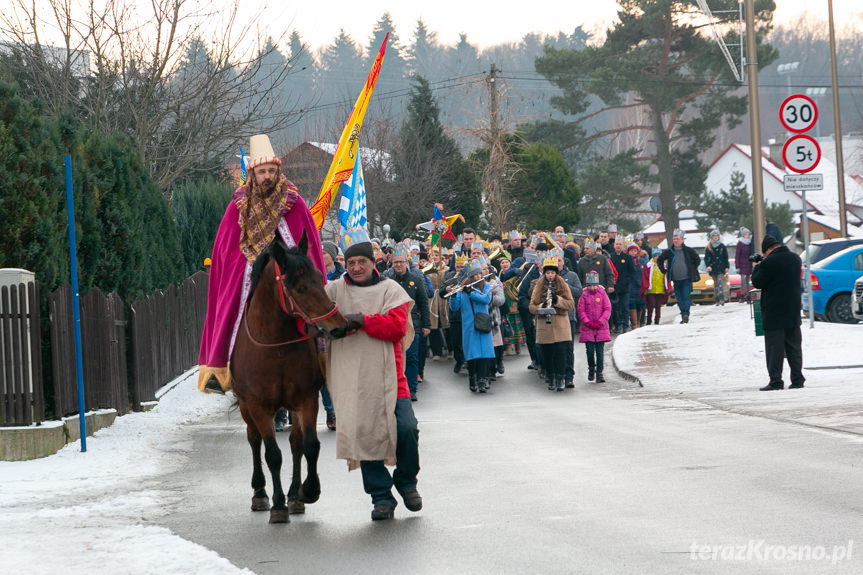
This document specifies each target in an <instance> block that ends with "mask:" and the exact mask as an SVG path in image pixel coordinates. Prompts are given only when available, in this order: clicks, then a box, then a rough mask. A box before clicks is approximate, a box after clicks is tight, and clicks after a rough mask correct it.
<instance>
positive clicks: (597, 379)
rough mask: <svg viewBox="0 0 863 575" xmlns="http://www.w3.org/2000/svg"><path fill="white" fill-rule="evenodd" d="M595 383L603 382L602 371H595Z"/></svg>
mask: <svg viewBox="0 0 863 575" xmlns="http://www.w3.org/2000/svg"><path fill="white" fill-rule="evenodd" d="M596 383H605V378H604V377H603V376H602V372H601V371H598V372H596Z"/></svg>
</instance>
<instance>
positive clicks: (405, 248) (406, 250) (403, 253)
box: [393, 242, 411, 259]
mask: <svg viewBox="0 0 863 575" xmlns="http://www.w3.org/2000/svg"><path fill="white" fill-rule="evenodd" d="M393 257H394V258H405V259H408V258H410V257H411V250H410V244H408V243H405V242H401V243H398V244H396V245H395V248H393Z"/></svg>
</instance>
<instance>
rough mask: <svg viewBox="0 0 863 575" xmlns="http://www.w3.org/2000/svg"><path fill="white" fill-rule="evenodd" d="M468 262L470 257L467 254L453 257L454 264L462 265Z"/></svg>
mask: <svg viewBox="0 0 863 575" xmlns="http://www.w3.org/2000/svg"><path fill="white" fill-rule="evenodd" d="M469 260H470V256H468V255H467V254H459V255H457V256H456V257H455V263H457V264H461V265H464V264H466V263H467V262H468V261H469Z"/></svg>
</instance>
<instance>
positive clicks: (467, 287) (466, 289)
mask: <svg viewBox="0 0 863 575" xmlns="http://www.w3.org/2000/svg"><path fill="white" fill-rule="evenodd" d="M461 291H463V292H464V294H465V295H470V292H472V291H473V288H472V287H470V286H465V287H464V289H462V290H461Z"/></svg>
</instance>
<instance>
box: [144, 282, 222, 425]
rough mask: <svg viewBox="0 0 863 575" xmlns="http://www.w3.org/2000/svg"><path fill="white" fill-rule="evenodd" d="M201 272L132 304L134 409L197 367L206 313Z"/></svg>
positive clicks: (204, 291) (205, 294)
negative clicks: (191, 368)
mask: <svg viewBox="0 0 863 575" xmlns="http://www.w3.org/2000/svg"><path fill="white" fill-rule="evenodd" d="M208 277H209V276H207V274H206V273H204V272H197V273H195V274H194V275H191V276H189V277H188V278H186V281H184V282H183V283H182V284H180V286H179V287H175V286H170V287H169V288H168V289H167V290H165V291H157V292H156V293H154V294H153V295H151V296H150V297H147V298H145V299H141V300H136V301H135V302H134V303H133V304H132V316H131V317H132V325H131V330H130V331H131V340H132V342H131V345H132V348H131V349H132V373H133V378H134V382H135V385H134V387H133V393H132V403H133V406H134V409H136V410H139V409H141V402H143V401H150V400H153V399H155V394H156V390H158V389H159V388H160V387H162V386H163V385H165V384H166V383H168V382H169V381H171V380H172V379H174V378H175V377H177V376H178V375H180V374H182V373H183V372H184V371H186V370H188V369H189V368H190V367H192V366H194V365H197V363H198V347H199V345H200V341H201V332H202V331H203V328H204V316H205V314H206V312H207V280H208Z"/></svg>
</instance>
